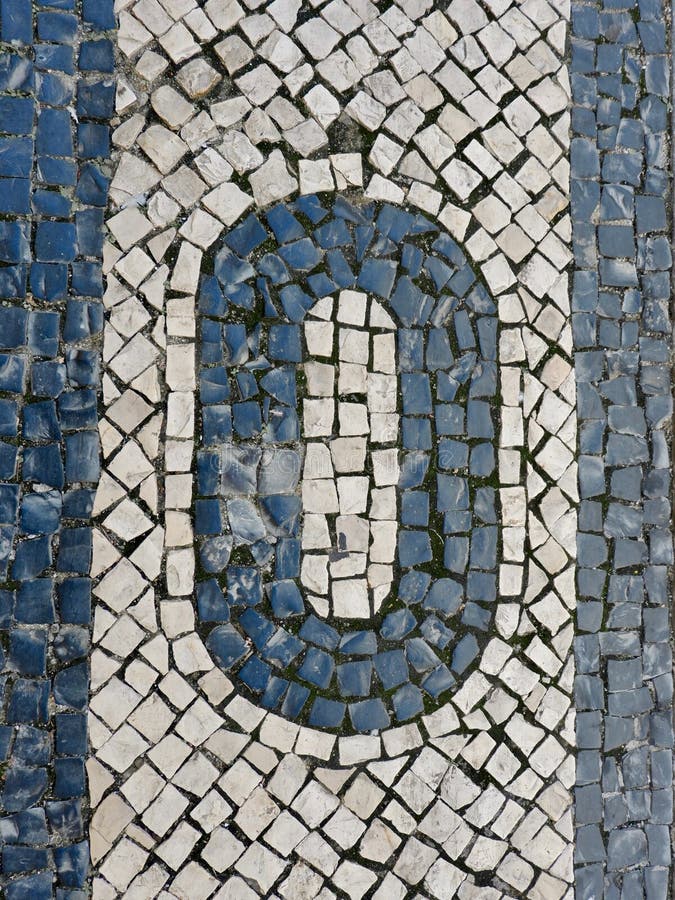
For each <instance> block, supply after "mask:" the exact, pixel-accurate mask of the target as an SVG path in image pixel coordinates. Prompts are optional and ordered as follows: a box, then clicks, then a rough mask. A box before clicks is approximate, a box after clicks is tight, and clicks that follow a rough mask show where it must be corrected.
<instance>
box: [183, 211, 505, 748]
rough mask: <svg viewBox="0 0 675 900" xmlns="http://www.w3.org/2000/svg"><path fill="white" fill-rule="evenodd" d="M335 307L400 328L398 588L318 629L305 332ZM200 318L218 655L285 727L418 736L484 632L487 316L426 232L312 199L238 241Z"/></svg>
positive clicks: (490, 584) (492, 334) (221, 251)
mask: <svg viewBox="0 0 675 900" xmlns="http://www.w3.org/2000/svg"><path fill="white" fill-rule="evenodd" d="M399 261H400V268H399V265H398V263H399ZM399 273H401V274H399ZM254 286H255V288H256V290H257V295H258V297H257V299H256V292H255V291H254ZM341 289H354V290H356V291H364V292H367V293H369V294H372V295H373V296H374V297H376V298H377V300H378V301H379V302H381V303H382V305H383V307H384V308H385V309H386V310H387V311H388V313H389V314H390V315H391V316H392V317H393V319H394V321H395V322H396V326H397V343H398V354H399V360H398V366H397V369H398V371H400V376H399V377H400V386H399V392H400V404H399V408H400V412H401V425H402V428H401V430H402V436H403V451H404V452H403V457H402V464H401V474H400V478H399V480H398V488H397V493H398V495H399V502H400V528H399V532H398V539H397V546H396V566H397V568H396V575H395V578H396V590H395V592H394V594H395V596H394V597H393V598H390V599H388V600H387V601H386V602H385V603H384V605H383V607H382V610H381V611H380V612H379V613H378V614H377V615H376V616H374V617H373V618H371V619H369V620H367V621H365V622H364V621H363V620H360V621H359V619H358V618H357V617H355V618H354V619H350V620H347V621H345V620H340V619H336V618H334V617H331V618H329V621H328V622H322V621H321V620H320V619H319V618H317V617H316V616H315V615H314V614H313V613H312V611H311V606H310V603H309V601H308V599H307V598H306V597H305V596H303V592H302V590H301V588H300V586H299V585H300V556H301V531H300V515H301V500H300V497H299V496H298V495H297V493H295V490H296V487H297V484H298V481H299V478H300V474H301V469H302V461H301V454H300V452H299V449H298V442H299V441H300V439H301V425H300V420H299V416H298V412H297V410H298V409H302V397H303V389H302V386H301V383H300V374H301V373H300V371H299V369H298V367H297V364H298V363H301V362H302V361H304V360H305V358H306V356H307V353H306V350H305V347H304V343H303V338H302V334H303V328H302V325H303V322H304V320H305V315H306V313H307V311H308V310H309V309H310V308H311V307H312V306H313V305H314V303H316V302H317V300H318V299H319V298H322V297H325V296H328V295H333V294H336V293H337V292H338V291H339V290H341ZM254 307H255V309H254ZM199 309H200V312H201V320H200V328H201V365H202V368H201V375H200V386H201V388H200V399H201V417H202V443H201V447H200V449H199V452H198V455H197V482H198V499H197V500H196V502H195V533H196V534H197V536H198V539H199V542H200V547H199V552H200V562H201V568H202V578H201V580H199V581H198V583H197V588H196V593H197V603H198V611H199V617H200V620H201V622H202V624H203V626H204V630H205V639H206V645H207V647H208V648H209V650H210V651H211V653H212V654H213V656H214V658H215V660H216V661H217V662H218V663H219V665H220V666H221V667H222V668H223V669H224V670H225V671H227V672H228V673H232V674H236V676H237V678H238V680H239V681H240V682H241V683H243V685H244V686H245V689H248V690H249V691H250V692H252V695H253V699H254V700H255V702H256V703H260V704H261V705H262V706H263V707H265V708H267V709H273V710H279V711H280V712H281V714H282V715H284V716H286V717H288V718H291V719H294V720H297V719H298V718H303V719H304V718H305V717H306V721H307V722H308V724H309V725H310V726H313V727H319V728H329V729H335V728H344V727H350V726H351V728H353V729H354V730H356V731H362V732H369V731H372V730H373V729H378V728H386V727H388V726H389V725H390V724H395V723H404V722H408V721H410V720H411V719H412V718H414V717H415V716H417V715H419V713H420V712H421V711H422V710H423V709H425V708H427V709H429V708H433V704H434V703H435V702H436V701H439V700H441V699H442V698H444V696H445V695H446V694H447V692H448V691H449V690H450V689H451V688H453V687H455V686H456V684H457V681H458V680H459V679H461V678H462V677H465V675H466V674H468V671H469V668H470V667H471V666H472V665H474V664H475V663H476V661H477V660H478V659H479V657H480V644H479V641H480V642H482V644H484V643H485V642H486V640H487V635H488V630H489V627H490V623H491V620H492V614H493V613H492V610H493V607H494V601H495V600H496V592H497V579H496V568H497V550H498V546H497V545H498V528H497V525H496V522H497V512H496V505H495V504H496V491H495V488H494V486H493V482H494V473H495V467H496V452H495V443H496V441H495V423H496V418H497V417H496V413H495V411H494V410H493V409H491V406H492V403H491V401H493V399H494V397H495V395H496V391H497V367H496V351H497V316H496V306H495V304H494V302H493V301H492V299H491V298H490V296H489V295H488V293H487V291H486V289H485V287H484V286H483V285H482V283H480V282H478V281H477V279H476V276H475V275H474V273H473V271H472V269H471V266H470V265H469V263H468V261H467V259H466V257H465V256H464V254H463V253H462V251H461V250H460V248H459V247H458V246H457V244H456V243H455V242H454V241H453V240H452V239H451V238H450V236H449V235H447V234H445V233H443V232H442V231H439V229H438V228H437V227H436V226H434V225H433V224H432V223H431V222H430V221H429V220H428V219H426V218H425V217H424V216H422V215H415V214H412V213H410V212H408V211H405V210H402V209H399V208H396V207H394V206H391V205H390V204H382V205H380V204H375V203H368V204H365V205H362V206H354V205H352V204H351V203H350V202H348V201H346V200H345V199H343V198H338V199H337V200H336V201H335V203H334V204H333V205H332V206H330V205H326V206H324V205H323V204H322V202H321V201H320V200H319V198H318V197H316V196H306V197H301V198H299V199H297V200H296V201H295V202H294V203H288V204H280V205H278V206H275V207H273V208H272V209H270V210H268V211H267V212H266V213H264V214H260V216H258V215H257V214H255V213H252V214H250V215H249V216H248V218H247V219H245V220H244V221H243V222H242V223H241V224H240V225H239V226H237V227H236V228H234V229H233V230H232V231H231V232H230V233H229V234H228V236H227V237H226V238H225V241H224V244H223V245H222V246H221V247H219V248H218V249H217V252H216V254H215V257H214V263H213V273H212V274H207V275H204V276H203V277H202V281H201V286H200V294H199ZM253 311H255V312H257V315H256V316H254V317H253V318H251V316H250V313H251V312H253ZM261 320H262V323H263V324H261ZM236 495H244V496H236ZM334 520H335V516H333V517H332V518H331V522H332V525H331V527H335V522H334ZM432 539H433V540H435V541H437V542H438V544H439V545H440V547H439V550H438V555H439V556H440V557H441V558H442V564H441V565H440V566H439V564H438V563H434V562H433V561H432V560H433V553H432ZM338 550H339V548H338ZM336 552H337V551H336ZM235 555H236V557H237V561H236V562H235V561H234V556H235ZM270 573H271V574H270ZM347 722H349V723H350V725H347Z"/></svg>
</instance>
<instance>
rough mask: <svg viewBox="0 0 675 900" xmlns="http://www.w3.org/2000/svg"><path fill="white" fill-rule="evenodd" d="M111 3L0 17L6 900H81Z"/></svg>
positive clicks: (13, 6)
mask: <svg viewBox="0 0 675 900" xmlns="http://www.w3.org/2000/svg"><path fill="white" fill-rule="evenodd" d="M112 7H113V4H112V0H96V3H93V4H92V3H87V2H85V4H84V7H82V6H81V4H80V3H76V0H57V2H54V0H44V2H43V3H41V4H40V3H35V2H32V0H2V2H0V41H1V44H0V215H1V216H2V220H1V221H0V630H1V633H0V647H1V649H0V665H1V666H2V671H1V673H0V691H1V693H2V714H1V716H2V717H1V719H0V758H1V760H2V771H1V778H0V845H1V850H2V864H1V866H0V873H1V874H0V893H2V896H4V897H6V898H7V900H23V898H28V897H30V898H31V900H43V898H45V900H46V898H52V897H56V898H60V900H65V898H68V900H80V898H83V897H84V896H85V887H86V879H87V872H88V864H89V847H88V842H87V840H86V822H85V814H86V788H85V770H84V764H85V758H86V753H87V731H86V711H87V703H88V662H87V655H88V652H89V643H90V635H89V626H90V611H91V603H90V582H89V570H90V565H91V553H92V539H91V509H92V504H93V495H94V488H95V484H96V482H97V480H98V477H99V443H98V433H97V425H98V410H97V390H98V386H99V358H100V353H99V349H98V342H99V336H100V334H101V331H102V327H103V305H102V300H101V297H102V293H103V279H102V272H101V267H102V263H101V257H102V241H103V214H104V208H105V205H106V202H107V178H106V176H105V174H104V171H103V170H104V169H105V167H106V162H105V161H106V159H107V157H108V153H109V131H110V128H109V120H110V118H111V116H112V113H113V107H114V94H115V88H114V84H113V80H112V73H113V44H112V41H111V40H109V39H108V37H106V36H105V35H103V34H102V33H101V30H102V29H106V28H109V27H111V25H112V24H114V23H113V22H112Z"/></svg>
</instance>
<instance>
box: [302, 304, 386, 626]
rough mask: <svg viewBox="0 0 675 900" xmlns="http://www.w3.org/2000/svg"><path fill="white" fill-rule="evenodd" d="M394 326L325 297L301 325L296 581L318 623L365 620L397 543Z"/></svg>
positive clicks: (382, 594) (374, 313)
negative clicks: (302, 375) (299, 534)
mask: <svg viewBox="0 0 675 900" xmlns="http://www.w3.org/2000/svg"><path fill="white" fill-rule="evenodd" d="M395 330H396V324H395V323H394V321H393V319H392V318H391V316H390V315H389V314H388V313H387V312H386V311H385V310H384V308H383V307H382V305H381V304H380V303H379V301H377V300H376V299H375V298H373V297H369V296H368V295H366V294H363V293H360V292H358V291H349V290H344V291H340V292H339V295H338V296H337V297H323V298H322V299H320V300H319V301H318V302H317V303H316V304H315V305H314V306H313V307H312V309H311V310H310V312H309V314H308V317H307V319H306V321H305V323H304V332H305V340H306V343H307V350H308V355H309V356H308V359H307V360H306V361H305V364H304V373H305V378H306V391H305V396H304V399H303V409H302V419H303V439H304V445H305V459H304V468H303V479H302V506H303V512H304V526H303V531H302V565H301V581H302V584H303V586H304V587H305V590H306V592H307V593H306V599H307V601H308V602H309V603H310V604H311V605H312V606H313V607H314V610H315V612H316V613H317V615H319V616H321V617H322V618H326V617H328V616H334V617H335V618H339V619H369V618H371V616H373V615H375V614H376V613H377V612H378V610H379V609H380V607H381V606H382V603H383V602H384V600H385V599H386V597H387V596H388V594H389V592H390V590H391V586H392V581H393V577H394V575H393V563H394V558H395V555H396V541H397V534H398V524H397V522H398V510H397V495H396V494H397V492H396V485H397V484H398V478H399V462H398V454H399V451H398V439H399V421H400V417H399V414H398V412H397V399H398V378H397V375H396V336H395Z"/></svg>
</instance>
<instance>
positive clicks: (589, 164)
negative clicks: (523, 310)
mask: <svg viewBox="0 0 675 900" xmlns="http://www.w3.org/2000/svg"><path fill="white" fill-rule="evenodd" d="M669 13H670V10H665V9H664V7H663V6H662V4H661V3H660V2H659V0H645V2H637V0H635V2H632V0H625V2H621V3H614V2H610V0H607V2H604V3H578V4H573V6H572V40H571V44H572V59H571V81H572V91H573V103H574V106H573V116H572V129H573V140H572V147H571V163H572V171H571V175H572V181H571V198H572V220H573V242H574V250H575V263H576V265H575V273H574V286H573V306H572V309H573V327H574V339H575V349H576V373H577V380H578V414H579V426H580V430H579V451H580V458H579V484H580V495H581V506H580V511H579V535H578V564H579V570H578V588H579V608H578V615H577V629H578V636H577V638H576V644H575V651H576V662H577V676H576V691H575V698H576V704H577V710H578V719H577V738H578V744H579V755H578V764H577V790H576V824H577V832H576V851H575V859H576V864H577V872H576V896H577V898H578V900H579V898H589V900H590V898H594V900H596V898H600V897H606V898H616V900H619V898H621V900H628V898H644V897H646V898H649V900H660V898H666V897H667V896H668V884H669V869H670V865H671V846H670V833H669V827H670V825H671V823H672V753H671V748H672V745H673V729H672V674H671V671H672V668H671V666H672V659H671V649H670V644H669V639H670V624H669V602H670V568H669V567H670V566H671V565H672V562H673V551H672V536H671V531H670V512H671V509H670V501H669V496H670V451H669V425H670V418H671V414H672V400H671V378H670V368H669V358H670V344H669V341H670V334H671V322H670V315H669V301H670V283H671V279H670V269H671V248H670V225H669V222H670V205H671V204H670V146H669V144H670V141H669V128H670V126H669V110H668V108H669V103H670V90H671V89H670V57H669V55H668V37H667V33H666V22H667V20H668V18H669Z"/></svg>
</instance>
